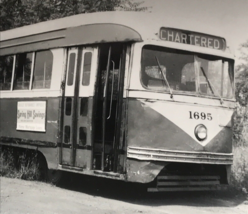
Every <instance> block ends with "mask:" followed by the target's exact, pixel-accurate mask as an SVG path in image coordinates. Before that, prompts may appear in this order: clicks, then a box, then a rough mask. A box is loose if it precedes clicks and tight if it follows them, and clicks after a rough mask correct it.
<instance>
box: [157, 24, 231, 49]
mask: <svg viewBox="0 0 248 214" xmlns="http://www.w3.org/2000/svg"><path fill="white" fill-rule="evenodd" d="M160 39H161V40H165V41H170V42H178V43H184V44H188V45H195V46H200V47H206V48H212V49H216V50H225V49H226V41H225V39H223V38H221V37H216V36H212V35H207V34H202V33H197V32H191V31H184V30H179V29H174V28H164V27H162V28H160Z"/></svg>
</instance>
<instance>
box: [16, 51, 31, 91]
mask: <svg viewBox="0 0 248 214" xmlns="http://www.w3.org/2000/svg"><path fill="white" fill-rule="evenodd" d="M32 56H33V54H32V53H22V54H17V55H16V64H15V76H14V86H13V87H14V90H25V89H29V84H30V76H31V69H32Z"/></svg>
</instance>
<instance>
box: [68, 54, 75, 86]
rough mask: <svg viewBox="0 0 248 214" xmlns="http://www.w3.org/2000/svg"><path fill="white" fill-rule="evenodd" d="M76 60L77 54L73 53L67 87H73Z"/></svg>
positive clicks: (70, 59)
mask: <svg viewBox="0 0 248 214" xmlns="http://www.w3.org/2000/svg"><path fill="white" fill-rule="evenodd" d="M75 60H76V54H75V53H71V54H70V58H69V67H68V69H69V70H68V77H67V85H69V86H70V85H73V80H74V71H75Z"/></svg>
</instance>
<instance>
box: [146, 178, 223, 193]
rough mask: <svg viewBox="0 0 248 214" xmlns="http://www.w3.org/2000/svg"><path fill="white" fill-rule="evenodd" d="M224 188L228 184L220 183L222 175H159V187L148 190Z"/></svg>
mask: <svg viewBox="0 0 248 214" xmlns="http://www.w3.org/2000/svg"><path fill="white" fill-rule="evenodd" d="M223 189H227V185H221V184H220V176H174V175H161V176H158V177H157V187H151V188H148V192H166V191H206V190H223Z"/></svg>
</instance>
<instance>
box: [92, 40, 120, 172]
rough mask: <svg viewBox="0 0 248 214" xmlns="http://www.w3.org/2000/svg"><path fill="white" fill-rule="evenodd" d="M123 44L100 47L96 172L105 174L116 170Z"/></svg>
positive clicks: (94, 166)
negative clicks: (99, 171)
mask: <svg viewBox="0 0 248 214" xmlns="http://www.w3.org/2000/svg"><path fill="white" fill-rule="evenodd" d="M122 52H123V45H122V44H111V45H109V44H106V45H101V46H100V56H99V67H98V77H97V84H96V85H97V88H96V96H95V103H96V105H95V121H94V127H95V133H94V136H95V139H94V140H93V142H94V152H93V169H96V170H100V169H101V170H103V171H116V170H117V161H118V158H117V150H118V142H119V132H118V129H117V127H118V125H119V123H120V122H121V121H120V120H117V118H119V116H120V115H121V109H120V106H121V103H122V97H120V95H121V96H122V94H121V93H119V92H121V91H122V87H123V81H121V76H122V75H121V67H122V66H121V63H122V56H123V55H122Z"/></svg>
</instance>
